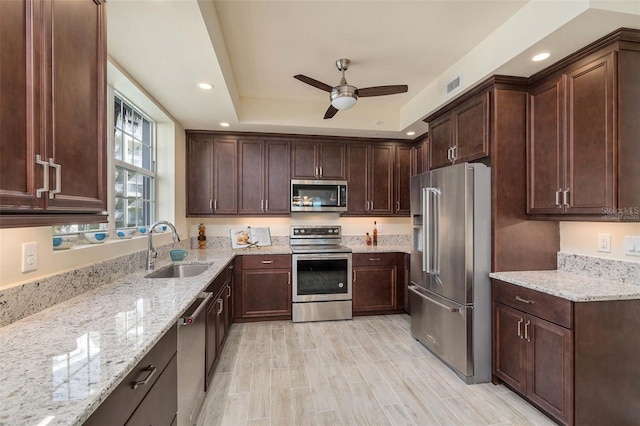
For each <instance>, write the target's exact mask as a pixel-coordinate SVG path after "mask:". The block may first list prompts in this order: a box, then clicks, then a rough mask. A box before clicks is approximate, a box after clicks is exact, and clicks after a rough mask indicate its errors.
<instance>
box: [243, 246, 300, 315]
mask: <svg viewBox="0 0 640 426" xmlns="http://www.w3.org/2000/svg"><path fill="white" fill-rule="evenodd" d="M236 269H237V271H236V276H237V277H239V279H240V285H239V286H237V287H236V291H235V294H234V321H260V320H268V319H285V320H286V319H291V298H292V294H291V255H288V254H286V255H282V254H278V255H248V256H241V257H239V258H238V261H237V263H236Z"/></svg>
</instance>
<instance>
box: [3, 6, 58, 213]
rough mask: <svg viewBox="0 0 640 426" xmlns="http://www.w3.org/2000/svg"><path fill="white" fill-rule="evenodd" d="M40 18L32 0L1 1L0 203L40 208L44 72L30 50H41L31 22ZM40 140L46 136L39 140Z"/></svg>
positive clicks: (11, 207)
mask: <svg viewBox="0 0 640 426" xmlns="http://www.w3.org/2000/svg"><path fill="white" fill-rule="evenodd" d="M40 19H41V16H40V9H39V8H38V7H34V4H33V1H0V40H2V43H0V93H1V94H2V96H0V151H1V152H2V155H0V209H1V210H3V211H9V210H25V209H26V210H30V211H37V210H40V211H41V210H43V209H44V207H45V199H46V196H47V194H46V193H45V194H44V195H43V196H41V197H40V198H38V197H36V189H37V188H42V187H43V175H42V171H43V166H41V165H36V163H35V160H36V155H41V156H42V157H43V158H44V159H45V160H46V159H47V158H46V153H45V152H44V147H43V146H41V145H40V142H41V141H40V138H39V135H40V131H41V127H40V121H39V117H40V114H38V113H37V111H36V108H37V107H38V106H39V105H40V102H41V99H40V98H39V97H38V96H39V93H38V92H37V91H36V90H35V89H36V88H37V87H38V86H39V85H38V84H37V83H36V82H37V81H38V80H40V79H41V78H42V76H41V75H40V73H41V69H40V68H39V67H38V63H37V62H34V58H33V57H32V56H31V55H30V52H31V50H32V49H34V50H35V51H41V49H42V47H41V46H40V45H38V41H39V40H41V36H40V35H39V33H40V31H41V29H40V28H39V27H38V26H37V25H35V24H34V22H38V21H39V20H40ZM42 142H44V141H42Z"/></svg>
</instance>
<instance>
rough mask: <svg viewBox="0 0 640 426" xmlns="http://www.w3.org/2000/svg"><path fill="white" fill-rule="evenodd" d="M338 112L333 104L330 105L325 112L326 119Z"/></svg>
mask: <svg viewBox="0 0 640 426" xmlns="http://www.w3.org/2000/svg"><path fill="white" fill-rule="evenodd" d="M337 112H338V110H337V109H336V108H334V107H333V105H329V108H327V112H325V113H324V119H325V120H326V119H327V118H333V116H334V115H336V113H337Z"/></svg>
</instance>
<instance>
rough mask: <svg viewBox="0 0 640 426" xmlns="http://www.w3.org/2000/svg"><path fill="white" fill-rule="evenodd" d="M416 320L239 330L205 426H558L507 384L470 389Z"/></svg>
mask: <svg viewBox="0 0 640 426" xmlns="http://www.w3.org/2000/svg"><path fill="white" fill-rule="evenodd" d="M409 327H410V317H409V316H407V315H385V316H370V317H356V318H355V319H353V320H351V321H327V322H311V323H295V324H294V323H292V322H290V321H276V322H260V323H245V324H233V326H232V327H231V329H230V332H229V336H228V338H227V339H228V340H227V342H226V344H225V348H224V351H223V353H222V357H221V359H220V360H219V362H218V365H217V366H216V372H215V377H214V379H213V380H214V385H213V389H212V390H211V391H210V392H209V394H208V395H207V398H206V400H205V402H204V405H203V408H202V411H201V413H200V417H199V419H198V425H202V426H212V425H232V426H239V425H251V426H253V425H273V426H276V425H278V426H279V425H331V426H334V425H409V424H411V425H486V424H489V425H552V424H554V423H553V422H551V420H549V419H548V418H547V417H545V416H544V415H543V414H542V413H540V412H539V411H538V410H536V409H535V408H533V407H532V406H531V405H529V404H528V403H527V402H525V401H524V400H522V399H521V398H520V397H518V396H517V395H516V394H514V393H513V392H511V391H510V390H509V389H507V388H505V387H504V386H494V385H492V384H490V383H485V384H478V385H465V384H464V383H463V382H462V381H461V380H460V379H459V378H458V377H457V376H456V375H455V374H454V373H453V372H452V371H451V370H450V369H449V368H448V367H446V366H445V365H444V364H442V362H440V361H439V360H438V359H437V358H435V357H434V356H433V355H432V354H431V353H430V352H429V351H428V350H426V349H425V348H424V347H423V346H422V345H421V344H420V343H418V342H417V341H416V340H414V339H413V338H412V337H411V333H410V328H409Z"/></svg>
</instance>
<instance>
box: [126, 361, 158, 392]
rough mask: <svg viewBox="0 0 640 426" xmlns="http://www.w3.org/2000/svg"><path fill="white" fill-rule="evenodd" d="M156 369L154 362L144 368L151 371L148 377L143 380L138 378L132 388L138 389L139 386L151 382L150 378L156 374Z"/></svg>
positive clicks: (148, 371)
mask: <svg viewBox="0 0 640 426" xmlns="http://www.w3.org/2000/svg"><path fill="white" fill-rule="evenodd" d="M156 370H157V368H156V367H154V366H153V364H149V366H148V367H147V368H145V369H144V370H143V371H146V372H147V373H149V374H147V377H145V378H144V379H143V380H138V381H137V382H133V383H131V389H136V388H138V386H143V385H146V384H147V383H148V382H149V380H151V377H153V375H154V374H156Z"/></svg>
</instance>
